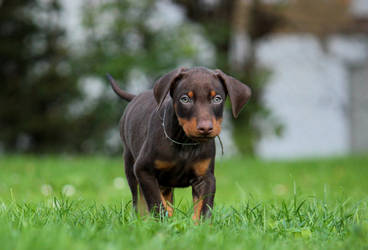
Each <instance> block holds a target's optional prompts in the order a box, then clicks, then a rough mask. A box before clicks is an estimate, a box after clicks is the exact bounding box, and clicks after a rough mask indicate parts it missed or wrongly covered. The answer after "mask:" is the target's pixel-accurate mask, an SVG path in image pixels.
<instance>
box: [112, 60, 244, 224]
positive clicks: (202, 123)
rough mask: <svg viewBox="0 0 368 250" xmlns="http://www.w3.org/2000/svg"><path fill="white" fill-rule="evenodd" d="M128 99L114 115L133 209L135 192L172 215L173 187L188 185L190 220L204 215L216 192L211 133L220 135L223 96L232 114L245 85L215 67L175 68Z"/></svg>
mask: <svg viewBox="0 0 368 250" xmlns="http://www.w3.org/2000/svg"><path fill="white" fill-rule="evenodd" d="M108 78H109V80H110V83H111V85H112V88H113V89H114V91H115V92H116V93H117V94H118V95H119V96H120V97H122V98H123V99H125V100H128V101H131V102H130V103H129V104H128V106H127V108H126V109H125V112H124V114H123V116H122V118H121V120H120V135H121V139H122V141H123V144H124V163H125V174H126V177H127V180H128V183H129V187H130V190H131V192H132V197H133V205H134V207H135V208H136V209H137V203H138V186H139V190H140V194H141V195H140V197H141V198H144V201H143V202H144V203H145V204H146V205H147V208H148V210H149V211H151V212H154V213H156V214H158V213H162V212H165V211H167V212H168V214H169V216H171V215H172V212H173V210H172V208H171V206H170V205H171V204H172V203H173V189H174V188H175V187H188V186H192V193H193V202H194V216H193V218H194V219H195V220H197V219H199V218H200V216H201V215H207V216H209V215H210V210H211V209H212V207H213V199H214V195H215V191H216V185H215V182H216V180H215V176H214V167H215V166H214V165H215V152H216V150H215V142H214V138H215V137H216V136H217V135H219V134H220V131H221V122H222V113H223V109H224V103H225V99H226V97H227V96H229V97H230V101H231V103H232V112H233V115H234V117H237V116H238V114H239V112H240V110H241V109H242V107H243V106H244V105H245V104H246V102H247V101H248V99H249V98H250V96H251V90H250V88H249V87H248V86H246V85H245V84H243V83H241V82H239V81H238V80H236V79H234V78H233V77H231V76H228V75H226V74H224V73H223V72H222V71H220V70H214V71H213V70H209V69H207V68H203V67H196V68H192V69H185V68H179V69H176V70H174V71H172V72H170V73H168V74H166V75H164V76H162V77H161V78H160V79H159V80H157V82H156V83H155V86H154V89H153V91H152V90H150V91H147V92H144V93H142V94H139V95H137V96H134V95H131V94H129V93H126V92H124V91H122V90H121V89H120V88H119V87H118V86H117V85H116V83H115V82H114V80H113V79H112V78H111V76H109V75H108Z"/></svg>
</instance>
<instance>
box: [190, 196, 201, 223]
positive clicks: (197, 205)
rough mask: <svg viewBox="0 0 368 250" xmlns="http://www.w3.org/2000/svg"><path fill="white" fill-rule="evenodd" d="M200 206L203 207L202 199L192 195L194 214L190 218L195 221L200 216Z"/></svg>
mask: <svg viewBox="0 0 368 250" xmlns="http://www.w3.org/2000/svg"><path fill="white" fill-rule="evenodd" d="M202 207H203V199H202V198H197V197H194V198H193V208H194V214H193V216H192V220H194V221H195V222H196V223H197V222H198V221H199V219H200V218H201V211H202Z"/></svg>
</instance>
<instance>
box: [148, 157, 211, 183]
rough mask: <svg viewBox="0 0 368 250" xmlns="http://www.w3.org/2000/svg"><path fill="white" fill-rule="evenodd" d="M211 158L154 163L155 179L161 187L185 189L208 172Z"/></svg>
mask: <svg viewBox="0 0 368 250" xmlns="http://www.w3.org/2000/svg"><path fill="white" fill-rule="evenodd" d="M210 165H211V158H209V157H208V158H207V157H204V158H199V159H193V160H188V159H187V160H185V159H172V160H160V159H156V160H155V161H154V168H155V170H156V176H157V179H158V181H159V183H160V185H162V186H172V187H186V186H189V185H191V182H192V181H194V180H195V179H196V178H198V177H201V176H204V175H206V174H207V172H208V171H210Z"/></svg>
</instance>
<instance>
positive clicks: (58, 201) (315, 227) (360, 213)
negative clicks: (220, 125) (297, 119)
mask: <svg viewBox="0 0 368 250" xmlns="http://www.w3.org/2000/svg"><path fill="white" fill-rule="evenodd" d="M367 166H368V158H367V157H352V158H336V159H326V160H304V161H296V162H292V161H289V162H262V161H259V160H251V159H241V158H234V159H229V160H222V161H219V162H218V163H217V166H216V173H215V174H216V177H217V194H216V200H215V208H214V210H213V217H212V219H210V220H205V221H202V222H201V223H200V225H195V224H194V223H193V222H192V220H191V215H192V209H193V207H192V202H191V198H190V190H188V189H186V190H180V189H176V190H175V206H176V209H175V211H176V212H175V214H174V216H173V217H172V218H167V217H165V216H162V217H161V218H159V219H154V218H151V217H145V218H142V217H139V216H136V215H135V214H134V213H133V212H132V208H131V203H130V193H129V190H128V187H127V184H126V182H125V185H116V184H117V181H116V178H119V177H120V176H121V175H122V173H123V171H122V161H121V159H107V158H103V157H91V158H90V157H70V156H68V157H66V156H64V157H63V156H59V157H52V156H48V157H43V158H38V157H32V156H5V157H3V158H1V159H0V197H1V198H0V242H1V243H2V247H3V248H4V249H35V248H37V249H50V248H52V249H65V248H72V249H106V248H112V249H121V248H129V249H137V248H138V249H152V248H155V249H208V248H213V249H341V248H348V249H357V248H359V249H361V248H364V247H367V246H368V241H367V239H368V224H367V219H368V200H367V198H368V197H367V194H366V190H367V188H368V184H367V182H366V181H365V180H366V179H367V177H368V168H367ZM357 183H359V185H357ZM45 184H48V185H50V186H51V187H52V189H51V191H50V192H45V190H44V189H43V185H45ZM66 184H68V185H72V186H74V187H75V193H74V194H71V193H68V192H65V185H66ZM120 184H121V183H120ZM67 195H68V196H67Z"/></svg>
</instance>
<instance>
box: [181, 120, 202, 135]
mask: <svg viewBox="0 0 368 250" xmlns="http://www.w3.org/2000/svg"><path fill="white" fill-rule="evenodd" d="M178 121H179V124H180V126H182V128H183V130H184V132H185V134H186V135H187V136H189V137H192V136H198V132H197V118H195V117H193V118H192V119H190V120H187V119H183V118H180V117H178Z"/></svg>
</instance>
